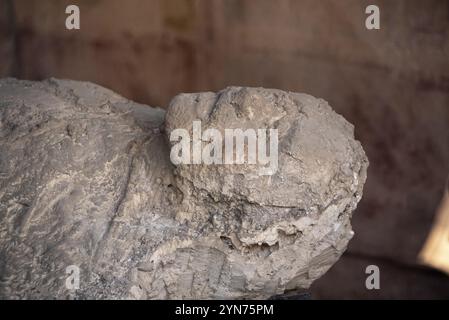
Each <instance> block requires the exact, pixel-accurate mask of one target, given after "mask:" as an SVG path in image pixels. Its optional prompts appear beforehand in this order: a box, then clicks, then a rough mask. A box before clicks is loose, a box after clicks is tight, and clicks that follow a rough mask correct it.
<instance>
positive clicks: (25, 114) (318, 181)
mask: <svg viewBox="0 0 449 320" xmlns="http://www.w3.org/2000/svg"><path fill="white" fill-rule="evenodd" d="M164 118H165V119H164ZM195 119H198V120H201V121H202V126H203V127H204V129H206V128H211V127H214V128H217V129H220V130H224V129H225V128H242V129H245V128H261V127H263V128H277V129H278V131H279V168H278V170H277V172H276V173H275V174H273V175H271V176H261V175H258V167H257V166H255V165H245V164H243V165H228V166H226V165H205V164H201V165H178V166H174V165H173V164H172V163H171V162H170V158H169V154H170V145H169V139H168V136H169V134H170V132H171V131H172V130H174V129H176V128H186V129H190V126H191V125H192V121H193V120H195ZM367 165H368V161H367V158H366V156H365V154H364V152H363V149H362V148H361V146H360V144H359V143H358V142H357V141H356V140H354V136H353V127H352V125H350V124H349V123H348V122H347V121H346V120H344V119H343V118H342V117H341V116H339V115H337V114H336V113H335V112H333V111H332V109H331V108H330V107H329V106H328V104H327V103H326V102H325V101H323V100H320V99H315V98H313V97H311V96H309V95H305V94H297V93H287V92H283V91H280V90H269V89H261V88H239V87H231V88H227V89H225V90H223V91H221V92H219V93H218V94H216V93H210V92H209V93H198V94H181V95H178V96H177V97H175V98H174V99H173V101H172V103H171V104H170V106H169V108H168V110H167V113H166V112H165V111H164V110H162V109H156V108H151V107H148V106H144V105H139V104H136V103H133V102H131V101H129V100H126V99H124V98H122V97H120V96H118V95H116V94H114V93H113V92H111V91H109V90H107V89H104V88H101V87H99V86H96V85H93V84H90V83H83V82H75V81H62V80H54V79H51V80H47V81H44V82H27V81H17V80H14V79H5V80H1V81H0V256H1V259H0V279H1V281H0V297H1V298H8V299H11V298H59V299H64V298H77V299H101V298H107V299H124V298H133V299H176V298H190V299H201V298H205V299H215V298H220V299H221V298H229V299H235V298H248V299H249V298H268V297H270V296H272V295H275V294H280V293H283V292H284V291H285V290H293V289H301V288H308V287H309V286H310V284H311V283H312V282H313V281H314V280H315V279H317V278H319V277H320V276H321V275H322V274H324V273H325V272H326V271H327V270H328V269H329V268H330V267H331V266H332V265H333V264H334V263H335V262H336V261H337V260H338V258H339V256H340V255H341V254H342V253H343V251H344V250H345V249H346V246H347V243H348V241H349V240H350V238H351V237H352V235H353V232H352V230H351V225H350V218H351V215H352V211H353V210H354V209H355V207H356V205H357V203H358V201H359V200H360V198H361V195H362V188H363V184H364V182H365V179H366V168H367ZM70 265H76V266H78V267H79V268H80V271H81V274H80V277H81V278H80V288H79V289H78V290H76V291H70V290H68V289H67V287H66V286H65V279H66V278H67V274H66V273H65V270H66V268H67V266H70Z"/></svg>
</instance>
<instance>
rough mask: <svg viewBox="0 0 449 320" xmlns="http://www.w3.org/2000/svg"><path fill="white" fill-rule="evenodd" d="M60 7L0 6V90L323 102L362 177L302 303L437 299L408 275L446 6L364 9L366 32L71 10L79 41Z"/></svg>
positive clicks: (135, 8) (444, 139)
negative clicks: (276, 96) (360, 153)
mask: <svg viewBox="0 0 449 320" xmlns="http://www.w3.org/2000/svg"><path fill="white" fill-rule="evenodd" d="M72 2H73V1H70V3H72ZM68 3H69V1H57V2H56V1H37V0H26V1H25V0H16V1H12V0H0V25H1V26H2V27H1V29H0V39H1V41H0V57H1V58H2V63H1V64H0V75H1V76H9V75H13V76H17V77H20V78H26V79H42V78H47V77H50V76H54V77H58V78H71V79H75V80H90V81H93V82H95V83H99V84H101V85H104V86H107V87H109V88H111V89H113V90H115V91H117V92H119V93H121V94H123V95H124V96H126V97H128V98H131V99H135V100H137V101H139V102H144V103H147V104H150V105H153V106H157V105H159V106H162V107H165V106H166V105H167V103H168V101H169V100H170V98H171V97H173V96H174V95H176V94H177V93H179V92H190V91H205V90H213V91H216V90H218V89H221V88H223V87H226V86H227V85H242V86H263V87H275V88H281V89H284V90H291V91H298V92H307V93H310V94H313V95H315V96H320V97H323V98H325V99H326V100H328V101H329V103H330V104H331V105H332V106H333V107H334V108H335V109H336V111H337V112H339V113H341V114H343V115H344V116H345V117H346V118H347V119H348V120H349V121H350V122H352V123H354V124H355V127H356V136H357V138H358V139H359V140H360V141H361V142H362V144H363V146H364V147H365V150H366V152H367V155H368V158H369V159H370V162H371V165H370V169H369V179H368V181H367V185H366V187H365V192H364V199H363V201H362V202H361V203H360V205H359V208H358V210H357V213H356V214H355V215H354V220H353V223H354V229H355V231H356V235H355V237H354V239H353V241H352V242H351V245H350V248H349V251H348V253H347V254H346V255H345V256H344V257H343V259H342V260H341V261H340V262H339V263H338V264H337V265H336V266H335V267H334V268H333V269H332V270H331V271H330V272H329V273H328V274H327V275H326V276H325V277H324V278H323V279H321V280H320V281H319V282H318V283H317V284H316V286H315V287H314V289H313V291H312V293H313V294H314V295H315V297H338V296H340V297H442V296H444V297H447V296H449V284H448V283H449V281H448V280H447V278H442V277H441V278H440V276H439V275H438V274H434V273H432V272H428V271H427V270H423V269H421V268H420V267H417V262H416V256H417V253H418V251H419V249H420V248H421V245H422V244H423V242H424V240H425V237H426V235H427V233H428V231H429V228H430V226H431V222H432V218H433V216H434V212H435V209H436V207H437V205H438V202H439V199H440V197H441V195H442V190H443V186H444V181H445V179H446V177H447V174H448V172H449V148H448V146H449V126H448V123H449V107H448V106H449V60H448V58H447V57H448V56H449V1H441V0H430V1H419V0H398V1H387V0H383V1H375V3H377V4H378V5H379V7H380V9H381V29H380V30H379V31H368V30H366V29H365V27H364V19H365V16H366V15H365V13H364V11H365V7H366V6H367V5H368V4H371V3H372V1H358V0H344V1H340V0H334V1H331V0H327V1H313V0H301V1H299V0H281V1H271V0H260V1H250V0H242V1H241V0H216V1H206V0H202V1H192V0H177V1H166V0H159V1H144V0H131V1H127V4H126V5H124V4H123V1H121V0H97V1H90V0H81V1H76V3H77V4H79V5H80V8H81V30H80V31H67V30H65V28H64V19H65V14H64V9H65V6H66V5H67V4H68ZM11 4H13V6H12V8H13V9H14V12H15V14H14V15H13V16H11V15H8V14H5V12H6V11H4V10H3V9H4V8H8V5H11ZM4 39H5V40H4ZM368 264H377V265H379V266H380V268H381V272H382V274H383V275H384V276H383V278H382V279H384V280H383V281H382V290H380V291H378V292H375V291H367V290H365V288H364V278H365V274H364V268H365V267H366V265H368ZM340 281H344V282H341V286H340V285H339V283H340ZM343 284H344V285H343ZM329 287H331V288H332V291H329V290H327V289H328V288H329Z"/></svg>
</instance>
